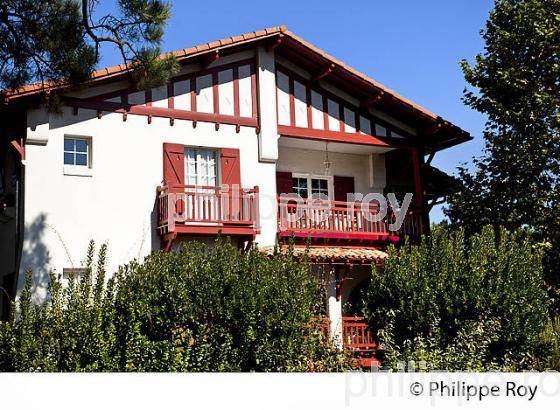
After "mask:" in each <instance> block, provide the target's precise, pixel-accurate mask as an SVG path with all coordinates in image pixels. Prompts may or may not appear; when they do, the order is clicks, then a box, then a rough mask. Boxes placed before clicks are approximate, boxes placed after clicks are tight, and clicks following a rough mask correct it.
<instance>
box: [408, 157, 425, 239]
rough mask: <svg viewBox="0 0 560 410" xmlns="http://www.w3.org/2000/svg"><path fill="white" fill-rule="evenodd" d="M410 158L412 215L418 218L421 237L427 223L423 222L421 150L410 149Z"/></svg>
mask: <svg viewBox="0 0 560 410" xmlns="http://www.w3.org/2000/svg"><path fill="white" fill-rule="evenodd" d="M410 156H411V159H412V174H413V178H414V201H413V203H414V210H413V212H414V215H417V216H418V219H417V220H418V221H419V223H420V224H419V227H418V228H419V229H418V231H419V234H420V235H422V234H423V233H424V224H425V223H426V222H427V221H425V215H424V189H423V187H422V174H421V169H422V162H423V156H422V149H421V148H411V149H410Z"/></svg>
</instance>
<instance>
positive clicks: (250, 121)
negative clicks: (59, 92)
mask: <svg viewBox="0 0 560 410" xmlns="http://www.w3.org/2000/svg"><path fill="white" fill-rule="evenodd" d="M241 70H243V71H244V72H247V71H248V77H249V80H250V92H251V97H250V99H251V106H252V109H251V112H250V113H243V112H242V111H243V110H242V109H241V108H240V105H241V102H242V98H243V96H242V95H241V93H240V82H241V81H242V77H241V75H240V72H241ZM226 72H228V73H229V72H231V81H232V82H233V110H231V111H232V112H230V113H226V112H221V110H222V108H221V107H220V105H221V104H220V102H221V101H220V76H221V75H224V73H226ZM207 76H209V77H210V79H211V88H212V90H211V95H212V104H211V110H208V109H206V110H204V111H202V109H201V107H200V103H199V101H198V100H199V98H200V94H199V89H198V87H197V80H199V81H200V79H201V78H203V77H207ZM245 78H247V77H245ZM178 84H188V85H189V86H188V92H187V95H188V97H187V98H188V99H189V102H190V104H189V105H190V107H181V106H179V105H178V104H177V96H178V95H181V94H180V93H178V90H177V88H178ZM164 90H165V94H166V95H165V97H164V98H165V99H166V100H167V104H165V106H164V107H162V106H155V105H154V101H153V96H154V91H155V89H150V90H146V91H145V93H144V102H143V103H139V104H133V103H131V102H130V101H129V96H130V95H132V94H137V93H138V91H137V90H135V89H124V90H118V91H114V92H110V93H106V94H102V95H98V96H95V97H92V98H83V99H82V98H73V97H66V98H65V104H66V105H68V106H70V107H73V108H74V114H75V115H77V114H78V110H79V109H88V110H95V111H97V113H98V118H101V117H102V116H103V112H117V113H122V114H123V121H126V119H127V115H128V114H132V115H141V116H145V117H147V122H148V124H150V123H151V122H152V118H153V117H160V118H169V120H170V125H173V124H174V121H175V120H190V121H192V125H193V127H196V125H197V122H198V121H201V122H210V123H214V124H215V125H216V129H219V127H220V124H232V125H235V126H236V131H237V132H239V131H240V127H241V126H246V127H254V128H257V129H258V124H259V121H258V106H257V104H258V99H257V79H256V72H255V63H254V60H253V59H250V60H243V61H239V62H235V63H231V64H224V65H221V66H217V67H214V68H210V69H203V70H200V71H196V72H193V73H189V74H185V75H179V76H176V77H173V78H172V79H171V81H170V82H169V83H168V85H167V87H166V88H164ZM208 111H211V112H208Z"/></svg>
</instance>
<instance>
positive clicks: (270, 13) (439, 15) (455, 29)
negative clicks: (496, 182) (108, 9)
mask: <svg viewBox="0 0 560 410" xmlns="http://www.w3.org/2000/svg"><path fill="white" fill-rule="evenodd" d="M109 3H110V2H109ZM492 5H493V1H490V0H424V1H419V0H399V1H395V0H392V1H381V0H369V1H348V0H347V1H345V2H335V1H330V2H329V1H317V0H299V1H293V0H284V1H282V2H272V1H263V0H261V1H236V2H232V1H222V0H218V1H217V0H213V1H173V2H172V7H173V11H172V18H171V20H170V22H169V26H168V27H167V30H166V35H165V40H164V44H163V50H164V51H169V50H175V49H181V48H185V47H189V46H192V45H196V44H201V43H206V42H208V41H212V40H218V39H221V38H225V37H230V36H232V35H238V34H243V33H247V32H250V31H254V30H258V29H262V28H265V27H272V26H277V25H282V24H283V25H286V26H287V28H288V30H290V31H292V32H294V33H295V34H297V35H298V36H300V37H302V38H304V39H305V40H307V41H309V42H310V43H312V44H314V45H315V46H317V47H319V48H321V49H322V50H324V51H326V52H327V53H329V54H331V55H333V56H334V57H336V58H338V59H340V60H342V61H344V62H345V63H346V64H348V65H350V66H352V67H354V68H355V69H357V70H359V71H361V72H363V73H364V74H366V75H368V76H369V77H371V78H373V79H375V80H376V81H379V82H380V83H382V84H384V85H386V86H388V87H389V88H392V89H393V90H395V91H397V92H398V93H400V94H402V95H404V96H405V97H407V98H409V99H411V100H413V101H414V102H416V103H418V104H420V105H422V106H424V107H425V108H427V109H429V110H431V111H433V112H435V113H436V114H438V115H441V116H442V117H444V118H446V119H448V120H450V121H451V122H453V123H455V124H457V125H459V126H460V127H461V128H463V129H465V130H467V131H469V132H470V133H471V134H472V135H473V136H474V137H475V140H474V141H471V142H468V143H465V144H462V145H460V146H458V147H455V148H451V149H448V150H446V151H443V152H441V153H439V154H437V155H436V157H435V159H434V161H433V165H435V166H437V167H440V168H441V169H443V170H445V171H447V172H450V173H454V172H455V169H456V167H457V165H458V164H459V163H461V162H470V160H471V157H472V156H473V155H478V154H479V153H480V152H481V148H482V130H483V127H484V117H483V116H482V115H481V114H479V113H477V112H475V111H473V110H471V109H470V108H468V107H466V106H464V105H463V103H462V102H461V95H462V92H463V88H464V87H465V81H464V79H463V76H462V73H461V70H460V68H459V63H458V62H459V61H460V60H461V59H463V58H466V59H467V60H469V61H472V60H473V58H474V56H475V55H476V54H477V53H479V52H482V50H483V46H484V43H483V41H482V39H481V37H480V30H481V29H482V28H483V27H484V24H485V21H486V19H487V17H488V13H489V11H490V10H491V8H492ZM120 62H121V61H120V60H119V57H118V55H117V54H116V53H114V52H113V51H112V50H105V56H104V59H103V61H102V65H103V66H106V65H112V64H117V63H120ZM431 217H432V221H434V222H436V221H438V220H440V219H441V218H442V217H443V214H442V213H441V210H440V209H439V208H438V209H435V210H433V211H432V214H431Z"/></svg>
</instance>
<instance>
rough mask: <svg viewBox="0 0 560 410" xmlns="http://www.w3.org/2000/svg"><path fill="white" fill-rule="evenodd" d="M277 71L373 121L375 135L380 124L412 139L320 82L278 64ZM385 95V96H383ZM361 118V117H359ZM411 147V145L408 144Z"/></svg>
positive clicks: (388, 129) (406, 133)
mask: <svg viewBox="0 0 560 410" xmlns="http://www.w3.org/2000/svg"><path fill="white" fill-rule="evenodd" d="M276 71H277V72H281V73H283V74H284V75H286V76H288V77H289V78H294V79H295V80H296V81H298V82H300V83H302V84H303V85H305V86H307V87H310V88H311V89H312V90H313V91H316V92H317V93H319V94H320V95H321V96H322V97H327V98H328V99H330V100H332V101H334V102H336V103H338V104H339V105H344V106H348V108H350V109H351V110H352V111H354V112H355V113H356V114H357V115H362V116H363V117H364V118H367V119H369V120H370V121H371V123H372V134H374V131H375V126H374V124H376V123H377V124H379V125H381V126H383V127H385V128H386V129H387V132H388V134H387V135H390V130H391V129H394V130H395V131H396V132H398V133H399V134H401V135H403V136H405V137H410V136H411V135H410V134H409V133H408V132H406V131H404V130H402V129H400V128H398V127H395V126H394V125H392V124H389V123H388V122H386V121H384V120H383V119H380V118H377V117H375V116H373V115H372V114H371V113H370V112H369V110H368V109H366V108H365V107H363V106H362V105H361V104H360V105H359V106H356V105H354V104H353V103H352V102H350V101H347V100H345V99H344V98H342V97H340V96H338V95H336V94H334V93H332V92H331V91H329V90H327V89H325V88H324V87H321V85H320V84H319V83H318V82H313V81H311V80H309V79H306V78H304V77H302V76H301V75H299V74H297V73H295V72H294V71H292V70H290V69H289V68H287V67H285V66H282V64H278V63H277V64H276ZM381 95H383V94H381ZM373 98H380V97H373ZM323 111H325V109H324V108H323ZM327 114H328V110H327ZM358 118H359V117H358ZM356 124H357V127H358V128H359V121H357V122H356ZM325 129H326V130H327V129H328V127H325ZM408 145H410V143H409V144H408Z"/></svg>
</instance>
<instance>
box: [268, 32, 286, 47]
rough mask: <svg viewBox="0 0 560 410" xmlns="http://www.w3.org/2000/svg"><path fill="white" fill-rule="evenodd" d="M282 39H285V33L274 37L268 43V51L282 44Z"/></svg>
mask: <svg viewBox="0 0 560 410" xmlns="http://www.w3.org/2000/svg"><path fill="white" fill-rule="evenodd" d="M282 41H284V35H283V34H280V35H279V36H278V37H276V38H273V39H272V40H271V41H270V42H269V43H268V44H267V45H266V51H274V49H275V48H276V47H278V46H279V45H280V44H282Z"/></svg>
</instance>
